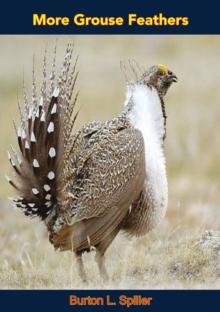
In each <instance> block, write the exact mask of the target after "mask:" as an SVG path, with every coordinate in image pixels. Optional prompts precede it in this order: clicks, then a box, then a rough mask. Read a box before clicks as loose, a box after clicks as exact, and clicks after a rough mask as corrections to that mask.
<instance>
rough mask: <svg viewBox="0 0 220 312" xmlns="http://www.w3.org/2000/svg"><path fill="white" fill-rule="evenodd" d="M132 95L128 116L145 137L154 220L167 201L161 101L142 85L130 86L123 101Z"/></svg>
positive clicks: (147, 170) (147, 177)
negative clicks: (132, 103) (131, 105)
mask: <svg viewBox="0 0 220 312" xmlns="http://www.w3.org/2000/svg"><path fill="white" fill-rule="evenodd" d="M131 97H132V100H133V102H134V107H133V109H132V110H131V111H130V113H129V119H130V122H131V123H132V125H133V126H134V127H135V128H137V129H139V130H140V131H141V133H142V135H143V138H144V145H145V164H146V182H147V183H146V185H148V187H150V189H151V190H150V191H151V195H152V196H153V200H154V206H155V207H152V209H153V211H152V216H151V217H152V218H154V219H155V220H152V222H153V223H155V224H156V223H158V222H159V221H160V220H161V219H162V218H163V216H164V214H165V212H166V208H167V202H168V186H167V178H166V165H165V157H164V152H163V148H162V137H163V134H164V120H163V115H162V109H161V103H160V98H159V96H158V94H157V91H156V90H155V89H154V88H152V89H150V88H149V87H147V86H143V85H135V86H132V87H130V88H129V90H128V93H127V99H126V103H128V98H131ZM126 103H125V105H126ZM148 191H149V190H148Z"/></svg>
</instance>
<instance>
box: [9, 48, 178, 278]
mask: <svg viewBox="0 0 220 312" xmlns="http://www.w3.org/2000/svg"><path fill="white" fill-rule="evenodd" d="M55 56H56V50H55V53H54V59H53V62H52V70H51V73H50V77H49V78H48V77H47V75H48V73H47V65H46V53H45V57H44V63H43V79H42V87H41V92H40V95H37V92H36V83H35V78H33V87H32V98H31V99H28V98H27V96H26V92H25V90H24V110H23V112H22V113H21V127H20V128H18V130H17V131H18V146H19V149H20V153H19V154H17V153H16V152H14V150H13V152H12V154H13V155H12V154H11V153H9V159H10V162H11V164H12V166H13V168H14V178H13V179H9V182H10V183H11V185H12V186H13V187H15V188H16V190H17V192H18V197H16V198H14V202H15V204H16V206H17V207H19V208H21V209H22V210H23V212H24V213H25V215H28V216H31V217H32V216H38V217H40V218H41V219H42V220H43V221H44V222H45V224H46V226H47V228H48V231H49V238H50V241H51V243H52V244H53V245H54V247H55V248H58V249H60V250H72V251H74V252H75V254H76V255H77V259H78V264H79V269H80V273H81V275H82V277H83V278H85V273H84V270H83V264H82V259H81V254H82V253H83V252H84V251H90V250H92V249H94V248H95V249H96V251H97V256H96V260H97V262H98V265H99V269H100V272H101V274H103V275H104V276H107V272H106V270H105V266H104V260H103V259H104V257H103V256H104V253H105V251H106V249H107V248H108V246H109V245H110V244H111V242H112V240H113V239H114V237H115V236H116V235H117V234H118V232H119V231H120V230H121V229H123V230H125V231H127V232H128V233H130V234H133V235H141V234H144V233H146V232H147V231H149V230H150V229H151V228H153V227H154V226H155V225H156V224H157V223H158V222H159V220H160V219H161V217H162V216H163V214H164V213H163V212H160V213H158V212H157V210H158V209H159V210H160V207H162V209H163V210H164V209H165V208H166V207H165V206H166V198H164V196H165V197H166V187H165V193H164V194H165V195H164V196H162V197H161V198H160V196H159V197H158V194H156V189H155V187H156V188H157V186H158V184H157V185H156V184H155V183H154V181H153V180H152V179H154V175H155V174H156V173H155V172H156V171H155V170H154V167H153V166H152V167H151V164H150V161H149V163H148V162H147V157H146V137H145V134H146V133H147V131H146V133H145V130H147V128H146V129H145V130H144V129H143V128H144V126H143V125H144V123H143V121H142V122H141V123H140V122H139V119H140V118H139V117H137V112H138V109H137V110H136V107H137V108H138V105H140V104H139V102H142V98H141V97H142V95H141V94H142V93H143V92H145V93H146V92H148V93H149V96H153V97H152V99H153V100H154V101H156V102H155V103H156V104H155V105H158V103H160V104H159V108H157V111H156V114H157V115H158V116H159V118H160V120H159V121H157V122H158V123H159V127H158V129H156V130H155V131H156V133H157V132H158V138H159V139H158V142H159V143H158V144H159V145H158V146H159V150H161V154H158V155H159V156H158V158H159V157H160V155H163V147H162V146H163V140H164V137H165V128H164V127H165V122H164V121H165V117H166V116H165V108H164V103H163V101H162V97H163V96H164V95H165V93H166V91H167V89H168V88H169V86H170V84H171V82H172V81H174V77H175V76H174V75H173V74H172V73H171V72H170V71H169V72H168V70H167V69H166V67H164V68H165V69H164V68H163V67H161V66H158V67H151V68H150V69H149V70H148V71H144V72H142V73H141V75H140V74H138V73H137V71H136V69H135V65H134V64H133V65H132V66H130V67H131V68H132V71H133V73H134V74H135V75H136V76H138V79H137V77H136V79H135V81H134V82H133V83H130V84H129V88H130V89H129V92H130V93H129V96H128V99H127V103H126V105H125V108H124V109H123V111H122V113H121V114H119V115H118V116H117V117H115V118H113V119H112V120H110V121H106V122H91V123H89V124H87V125H85V126H83V127H82V128H81V129H79V130H78V131H77V132H75V133H74V131H73V128H74V123H75V120H76V117H77V114H78V112H77V113H75V112H74V111H75V110H74V107H75V103H76V100H77V97H78V93H76V94H75V95H74V90H75V85H76V80H77V76H78V73H77V71H76V62H77V58H76V61H75V62H73V64H71V63H72V57H73V47H72V46H71V45H68V47H67V50H66V55H65V58H64V62H63V65H62V68H61V70H60V73H59V75H58V77H56V71H55V64H56V58H55ZM130 65H131V64H130ZM136 68H137V66H136ZM138 70H139V71H141V70H140V68H138ZM33 72H34V70H33ZM33 77H34V75H33ZM175 78H176V77H175ZM168 82H169V83H168ZM138 92H139V93H140V92H142V93H140V94H139V93H138ZM148 93H146V94H145V95H144V96H146V99H147V96H148ZM151 93H152V94H153V95H151ZM143 94H144V93H143ZM149 105H151V104H149ZM152 107H153V106H152ZM153 114H154V113H153ZM146 122H147V121H146ZM153 124H154V122H153ZM141 125H142V126H143V127H142V126H141ZM153 135H154V130H153V133H152V136H153ZM156 142H157V141H156ZM156 146H157V145H156ZM11 155H12V156H11ZM155 157H157V156H156V154H155ZM148 166H150V167H149V168H148ZM155 168H156V169H157V164H156V167H155ZM158 168H160V165H159V167H158ZM161 168H162V169H161V170H162V172H164V174H165V171H164V167H163V164H162V167H161ZM158 170H160V169H158ZM148 171H149V175H148ZM158 172H160V171H158ZM164 174H163V177H162V180H164V179H165V180H164V181H165V182H166V178H165V175H164ZM152 177H153V178H152ZM152 183H153V184H152ZM162 187H163V185H162ZM158 191H159V192H160V189H159V190H158ZM159 206H160V207H159ZM158 207H159V208H158ZM164 207H165V208H164ZM155 216H156V217H155Z"/></svg>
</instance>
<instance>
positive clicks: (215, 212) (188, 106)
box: [0, 36, 220, 288]
mask: <svg viewBox="0 0 220 312" xmlns="http://www.w3.org/2000/svg"><path fill="white" fill-rule="evenodd" d="M56 41H57V48H58V50H57V56H58V68H59V64H60V62H61V60H62V58H63V55H64V53H65V46H66V44H67V43H68V42H69V41H71V42H72V41H74V43H75V51H76V53H77V54H79V56H80V58H79V70H80V76H79V80H78V88H79V90H80V97H79V104H80V105H82V109H81V113H80V117H79V120H78V124H77V126H78V127H80V126H81V125H82V124H84V123H86V122H88V121H91V120H106V119H110V118H112V117H113V116H114V115H115V114H117V113H118V112H120V110H121V108H122V105H123V102H124V99H125V83H124V77H123V73H122V72H121V70H120V60H125V59H128V58H134V59H135V60H136V61H137V62H138V63H140V64H142V65H144V66H145V67H148V66H150V65H152V64H158V63H163V64H166V65H168V67H169V68H170V69H171V70H172V71H173V72H174V73H175V74H176V75H177V77H178V79H179V81H178V83H177V84H174V85H173V86H172V87H171V89H170V90H169V92H168V94H167V96H166V99H165V104H166V110H167V115H168V121H167V139H166V158H167V173H168V181H169V207H168V212H167V215H166V218H165V219H164V222H163V224H162V225H161V227H160V229H159V232H160V235H161V237H162V236H164V235H165V236H166V235H168V236H169V235H172V233H176V232H178V231H179V230H181V233H182V232H184V233H187V234H186V235H191V234H190V233H191V232H192V231H203V230H205V229H216V230H217V229H219V228H220V179H219V176H220V121H219V120H220V58H219V51H220V37H219V36H62V37H61V36H60V37H55V36H1V37H0V56H1V57H0V107H1V113H0V253H1V254H0V274H2V276H3V278H2V280H1V279H0V287H1V286H2V287H12V288H14V287H29V286H30V287H35V284H33V281H32V284H31V281H30V279H28V277H27V276H26V275H25V274H26V273H25V272H24V271H22V269H21V270H20V269H18V268H22V267H24V266H25V267H30V269H31V268H32V269H33V267H35V264H37V263H38V261H37V259H38V258H39V259H40V258H41V259H42V257H45V262H48V261H49V260H48V257H50V256H51V257H53V260H51V266H50V267H52V268H53V267H54V268H55V267H56V269H57V268H58V267H59V266H58V263H61V264H62V261H67V262H66V264H67V263H72V262H71V261H70V260H69V259H70V258H68V257H69V256H63V255H62V257H64V258H62V259H66V260H61V256H60V255H58V254H57V253H56V255H55V253H54V252H53V250H52V246H50V245H49V243H48V241H47V234H46V231H45V229H44V226H43V225H41V224H38V222H37V221H36V220H32V221H30V220H27V218H25V217H24V216H23V215H22V214H21V213H19V212H17V211H14V210H13V208H12V206H11V204H10V202H9V200H8V199H7V198H8V196H11V195H13V190H12V189H11V188H10V186H9V185H8V184H7V181H6V180H5V178H4V174H8V173H10V170H9V164H8V159H7V154H6V151H7V149H8V148H9V146H10V144H11V143H12V144H14V145H15V142H16V140H15V131H14V127H13V123H12V120H13V119H14V120H15V121H17V120H18V108H17V99H18V98H22V83H23V76H24V80H25V84H26V86H27V90H31V78H32V65H33V55H34V56H35V64H36V75H37V79H38V81H40V79H41V70H42V60H43V55H44V50H45V47H46V48H47V50H48V56H49V60H48V62H49V61H50V60H52V59H50V55H51V56H52V51H53V49H54V46H55V43H56ZM156 233H157V232H155V231H154V234H150V235H153V236H152V237H153V238H152V239H154V240H155V239H156V237H157V236H156ZM184 235H185V234H184ZM168 236H167V237H168ZM150 237H151V236H150ZM169 237H170V236H169ZM120 239H121V241H122V240H124V239H125V238H124V237H121V238H120V237H119V239H118V240H120ZM178 239H179V238H178ZM178 239H177V241H178ZM145 240H149V238H146V239H145ZM117 243H118V244H120V242H117ZM117 243H116V245H115V246H116V247H113V248H116V249H117ZM143 244H145V241H143ZM36 246H37V247H36ZM38 248H39V249H38ZM36 249H37V250H41V252H40V251H39V253H38V254H37V253H36ZM42 250H43V251H42ZM48 250H49V253H48ZM113 250H114V249H113ZM44 252H45V253H44ZM110 254H111V252H110ZM54 255H55V256H54ZM65 257H67V258H65ZM86 257H87V256H86ZM33 258H34V259H35V260H33ZM46 258H47V259H46ZM34 261H35V262H34ZM68 261H70V262H68ZM34 263H35V264H34ZM111 265H112V274H113V275H114V274H116V273H115V271H114V268H113V267H114V263H113V264H111ZM115 267H116V265H115ZM59 268H60V274H61V272H62V268H61V267H59ZM1 270H2V271H1ZM116 271H117V269H116ZM30 274H33V270H32V273H30ZM34 274H35V273H34ZM46 274H49V273H48V267H47V266H45V267H41V271H40V272H39V271H38V273H36V275H34V276H35V277H36V279H37V278H39V276H41V275H42V276H41V277H42V279H41V280H40V282H39V284H36V285H37V287H53V286H55V287H56V285H57V286H58V288H59V287H62V285H63V287H65V285H67V286H69V287H70V286H73V287H76V286H77V285H80V284H77V283H76V282H75V283H74V282H72V279H71V283H70V284H69V283H66V281H63V284H59V283H58V284H56V282H57V280H56V278H57V277H54V280H53V284H51V282H49V280H50V281H51V276H50V277H48V280H47V279H46V277H45V276H46ZM51 274H53V273H52V271H51ZM71 274H72V273H71ZM116 275H117V274H116ZM25 276H26V277H25ZM28 276H29V275H28ZM31 276H32V275H31ZM56 276H59V273H58V272H57V275H56ZM32 277H33V276H32ZM44 278H45V279H46V280H45V282H44ZM116 280H117V278H116ZM28 281H29V282H28ZM159 285H160V282H159ZM161 285H162V284H161ZM181 285H182V284H181ZM91 286H92V285H91ZM203 286H204V285H203ZM114 287H115V284H114Z"/></svg>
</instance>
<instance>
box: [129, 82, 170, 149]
mask: <svg viewBox="0 0 220 312" xmlns="http://www.w3.org/2000/svg"><path fill="white" fill-rule="evenodd" d="M124 112H125V113H126V115H127V117H128V118H129V120H130V121H131V123H132V125H133V126H134V127H136V128H138V129H139V130H140V131H141V132H142V134H143V132H144V133H146V132H147V133H148V135H150V136H152V135H153V136H155V139H156V140H157V141H158V143H160V144H161V145H163V140H164V139H165V133H166V112H165V106H164V102H163V100H162V99H161V98H160V97H159V95H158V93H157V91H156V89H155V88H152V87H148V86H146V85H143V84H134V85H130V86H128V89H127V94H126V101H125V109H124Z"/></svg>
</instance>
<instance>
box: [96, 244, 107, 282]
mask: <svg viewBox="0 0 220 312" xmlns="http://www.w3.org/2000/svg"><path fill="white" fill-rule="evenodd" d="M95 260H96V262H97V264H98V268H99V273H100V275H101V277H102V278H103V280H105V281H108V280H109V276H108V273H107V270H106V267H105V256H104V253H102V252H100V251H99V250H97V251H96V255H95Z"/></svg>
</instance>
